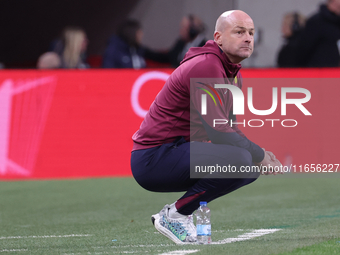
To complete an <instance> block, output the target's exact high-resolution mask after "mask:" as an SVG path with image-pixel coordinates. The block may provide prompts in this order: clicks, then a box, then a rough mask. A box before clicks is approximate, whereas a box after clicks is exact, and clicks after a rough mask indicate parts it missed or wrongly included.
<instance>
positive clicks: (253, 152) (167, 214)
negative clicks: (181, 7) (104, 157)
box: [131, 10, 281, 244]
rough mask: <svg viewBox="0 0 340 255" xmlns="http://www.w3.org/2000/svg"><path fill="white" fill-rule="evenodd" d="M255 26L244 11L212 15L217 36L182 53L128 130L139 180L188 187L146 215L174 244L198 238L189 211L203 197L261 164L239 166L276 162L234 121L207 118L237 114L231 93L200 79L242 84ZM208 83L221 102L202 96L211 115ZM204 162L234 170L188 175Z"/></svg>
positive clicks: (247, 177)
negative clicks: (138, 123) (138, 121)
mask: <svg viewBox="0 0 340 255" xmlns="http://www.w3.org/2000/svg"><path fill="white" fill-rule="evenodd" d="M254 33H255V28H254V23H253V20H252V19H251V18H250V16H249V15H248V14H246V13H245V12H243V11H239V10H235V11H228V12H225V13H223V14H222V15H221V16H220V17H219V18H218V19H217V21H216V27H215V32H214V40H213V41H212V40H210V41H208V42H207V43H206V44H205V45H204V46H203V47H193V48H191V49H190V50H189V51H188V52H187V53H186V55H185V57H184V59H183V61H182V62H181V64H180V66H179V67H178V68H177V69H176V70H175V71H174V72H173V73H172V74H171V75H170V77H169V78H168V80H167V81H166V82H165V85H164V86H163V88H162V90H161V91H160V93H159V94H158V95H157V96H156V98H155V100H154V102H153V103H152V105H151V106H150V109H149V111H148V113H147V115H146V116H145V118H144V120H143V122H142V124H141V126H140V129H139V130H138V131H137V132H136V133H135V134H134V135H133V137H132V139H133V141H134V145H133V150H132V153H131V170H132V173H133V176H134V178H135V180H136V181H137V182H138V184H139V185H141V186H142V187H143V188H145V189H147V190H149V191H153V192H183V191H184V192H185V194H184V195H183V196H182V197H181V198H179V199H178V200H177V201H175V202H174V203H172V204H170V205H168V204H167V205H165V206H164V207H163V209H162V210H161V211H160V212H159V213H157V214H154V215H152V217H151V220H152V223H153V224H154V226H155V228H156V229H157V230H158V231H159V232H160V233H161V234H163V235H165V236H166V237H168V238H169V239H170V240H172V241H173V242H175V243H176V244H186V243H195V242H197V236H196V227H195V225H194V224H193V217H192V214H193V212H194V211H195V210H196V209H197V208H198V207H199V203H200V201H206V202H210V201H212V200H214V199H217V198H218V197H221V196H224V195H226V194H228V193H230V192H232V191H234V190H236V189H238V188H241V187H243V186H245V185H247V184H250V183H252V182H253V181H255V180H256V179H257V178H258V177H259V175H260V171H256V172H250V173H249V172H248V173H242V174H239V172H240V169H242V168H244V167H253V166H259V165H261V166H266V167H268V168H269V167H275V166H281V163H280V162H279V161H278V160H277V159H276V158H275V156H274V154H273V153H271V152H268V151H265V150H264V149H262V148H261V147H260V146H258V145H257V144H255V143H253V142H252V141H250V140H249V139H248V138H247V137H246V136H245V135H244V134H243V133H242V131H241V130H240V129H238V127H237V125H229V124H225V125H217V126H215V125H213V124H212V120H213V119H228V120H230V121H234V122H235V121H236V118H235V116H234V115H233V112H232V102H233V97H232V94H231V93H230V91H229V90H228V89H226V88H213V84H206V83H204V82H200V81H201V80H200V79H202V81H206V79H207V78H208V79H211V81H214V82H215V81H216V82H217V84H220V83H221V82H222V83H223V84H229V85H234V86H237V87H239V88H241V87H242V84H241V83H242V79H241V73H240V69H241V65H240V62H241V61H242V60H244V59H246V58H248V57H250V56H251V54H252V52H253V50H254ZM192 78H195V80H197V79H198V82H191V80H192ZM215 84H216V83H215ZM209 90H210V91H211V92H209V93H213V94H214V95H215V96H216V97H217V98H218V100H219V103H220V104H219V105H217V104H215V102H214V101H213V100H212V99H211V100H206V103H207V109H208V114H203V113H201V101H202V98H203V97H202V95H203V94H207V93H208V92H207V91H209ZM209 109H210V110H209ZM228 123H229V122H228ZM209 165H214V166H215V165H216V166H217V165H218V166H221V167H222V166H229V167H232V168H233V169H237V171H236V172H237V174H232V173H227V174H225V173H217V172H214V173H211V172H210V173H204V174H203V175H200V176H199V177H196V176H195V177H194V178H192V176H191V173H193V172H192V171H193V170H194V169H196V168H195V167H197V166H209Z"/></svg>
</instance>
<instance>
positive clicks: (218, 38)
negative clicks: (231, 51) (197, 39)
mask: <svg viewBox="0 0 340 255" xmlns="http://www.w3.org/2000/svg"><path fill="white" fill-rule="evenodd" d="M214 41H215V42H216V43H217V45H218V46H221V45H222V38H221V32H219V31H215V33H214Z"/></svg>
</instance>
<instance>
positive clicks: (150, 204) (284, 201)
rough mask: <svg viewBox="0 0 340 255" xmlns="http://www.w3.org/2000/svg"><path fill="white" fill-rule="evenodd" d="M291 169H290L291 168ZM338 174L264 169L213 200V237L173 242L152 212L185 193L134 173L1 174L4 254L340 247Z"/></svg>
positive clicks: (300, 251)
mask: <svg viewBox="0 0 340 255" xmlns="http://www.w3.org/2000/svg"><path fill="white" fill-rule="evenodd" d="M288 175H293V174H288ZM339 181H340V179H339V178H338V177H335V178H305V177H302V178H295V177H293V178H287V177H281V176H261V177H260V178H259V179H258V180H257V181H256V182H254V183H252V184H250V185H248V186H246V187H243V188H241V189H239V190H237V191H235V192H233V193H231V194H229V195H227V196H224V197H222V198H219V199H217V200H215V201H213V202H211V203H209V207H210V209H211V212H212V231H213V232H212V239H213V241H215V242H217V241H221V240H225V239H227V238H229V239H228V240H233V239H231V238H238V237H240V236H241V237H242V235H243V236H244V235H246V236H249V233H251V232H253V231H256V230H258V229H279V230H278V231H276V232H274V233H269V234H266V235H261V236H257V237H254V238H248V239H247V240H243V241H234V242H229V243H225V244H214V245H184V246H183V245H175V244H173V243H172V242H171V241H170V240H169V239H167V238H166V237H164V236H162V235H161V234H158V233H157V232H156V230H155V228H154V227H153V225H152V224H151V220H150V216H151V214H154V213H157V212H158V211H159V210H160V209H162V208H163V206H164V204H166V203H172V202H174V201H175V200H176V199H177V198H179V196H180V195H182V194H181V193H153V192H148V191H146V190H144V189H142V188H141V187H139V185H138V184H137V183H136V182H135V181H134V179H133V178H112V179H110V178H108V179H84V180H55V181H16V182H0V226H1V227H0V254H22V255H26V254H65V255H66V254H163V255H164V254H179V255H182V254H195V255H196V254H197V255H198V254H242V255H247V254H249V255H250V254H251V255H257V254H259V255H260V254H261V255H264V254H280V255H286V254H295V255H305V254H306V255H307V254H308V255H309V254H327V255H328V254H340V184H339Z"/></svg>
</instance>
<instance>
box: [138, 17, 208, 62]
mask: <svg viewBox="0 0 340 255" xmlns="http://www.w3.org/2000/svg"><path fill="white" fill-rule="evenodd" d="M204 31H205V26H204V24H203V22H202V20H201V19H200V18H198V17H197V16H195V15H192V14H190V15H188V16H185V17H183V19H182V21H181V23H180V37H179V38H178V39H177V41H176V43H175V45H174V46H173V47H172V48H171V49H169V50H168V51H167V52H165V53H164V52H155V51H151V50H149V49H147V50H146V51H145V58H147V59H151V60H153V61H157V62H160V63H170V64H171V66H172V67H178V66H179V64H180V62H181V61H182V59H183V58H184V55H185V54H186V53H187V51H188V50H189V48H191V47H202V46H203V45H204V44H205V43H206V41H207V40H206V38H205V36H204Z"/></svg>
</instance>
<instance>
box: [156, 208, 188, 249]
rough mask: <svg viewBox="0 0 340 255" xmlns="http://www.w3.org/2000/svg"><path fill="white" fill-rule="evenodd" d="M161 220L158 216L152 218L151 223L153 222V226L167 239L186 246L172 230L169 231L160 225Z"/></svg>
mask: <svg viewBox="0 0 340 255" xmlns="http://www.w3.org/2000/svg"><path fill="white" fill-rule="evenodd" d="M159 218H160V217H159V215H158V216H157V214H155V215H152V216H151V221H153V224H154V226H155V228H156V229H157V230H158V232H159V233H161V234H162V235H164V236H166V237H167V238H169V239H170V240H171V241H173V242H174V243H176V244H180V245H183V244H186V243H185V242H182V241H181V240H179V239H178V238H177V237H176V236H175V235H174V234H173V233H172V232H171V231H170V230H168V229H167V228H165V227H163V226H162V225H161V224H159Z"/></svg>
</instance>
